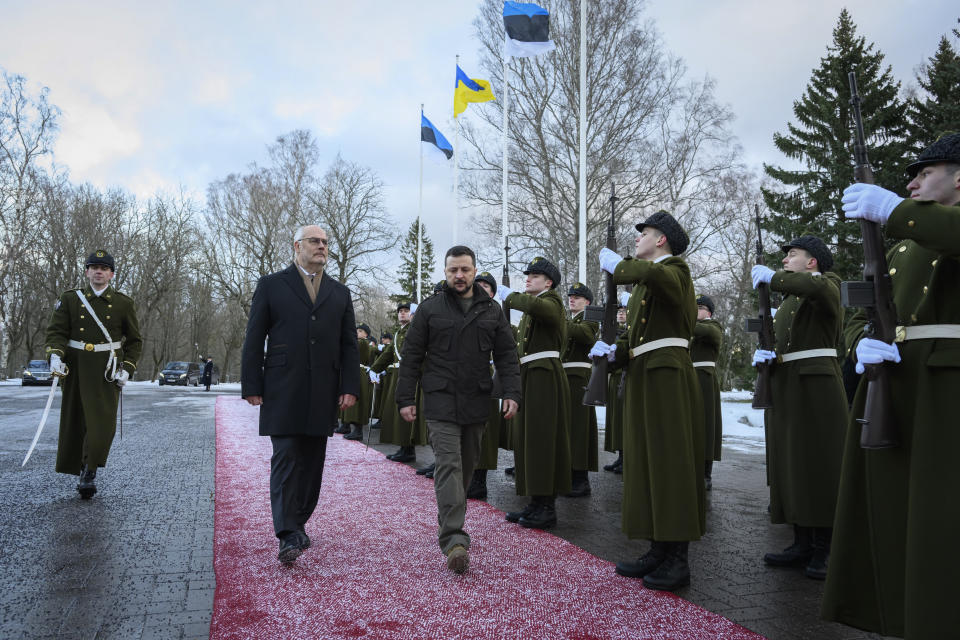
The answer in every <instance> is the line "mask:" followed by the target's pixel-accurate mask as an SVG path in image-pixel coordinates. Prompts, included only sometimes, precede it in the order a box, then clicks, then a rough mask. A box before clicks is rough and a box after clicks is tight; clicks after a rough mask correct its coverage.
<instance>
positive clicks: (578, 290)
mask: <svg viewBox="0 0 960 640" xmlns="http://www.w3.org/2000/svg"><path fill="white" fill-rule="evenodd" d="M567 295H568V296H580V297H581V298H586V299H587V302H589V303H590V304H593V291H590V287H588V286H587V285H585V284H583V283H582V282H578V283H577V284H575V285H573V286H572V287H570V290H569V291H567Z"/></svg>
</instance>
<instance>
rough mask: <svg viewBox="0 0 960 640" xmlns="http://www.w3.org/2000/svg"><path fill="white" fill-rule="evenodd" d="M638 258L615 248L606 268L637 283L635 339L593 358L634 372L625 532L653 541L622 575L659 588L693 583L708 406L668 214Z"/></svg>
mask: <svg viewBox="0 0 960 640" xmlns="http://www.w3.org/2000/svg"><path fill="white" fill-rule="evenodd" d="M637 230H638V231H639V232H640V235H639V236H637V239H636V243H635V249H634V255H635V257H636V259H627V260H623V259H621V257H620V256H619V255H617V254H616V253H615V252H614V251H611V250H610V249H603V250H601V252H600V266H601V268H603V270H604V271H607V272H608V273H612V274H613V280H614V282H615V283H616V284H632V285H634V287H633V291H632V293H631V294H630V301H629V303H628V304H627V335H626V336H625V337H624V338H621V339H619V340H617V343H616V344H615V345H607V344H605V343H603V342H597V343H596V344H595V345H594V348H593V349H592V350H591V352H590V355H591V356H602V355H605V356H606V357H607V358H609V359H611V360H614V361H615V362H616V363H618V364H620V365H621V366H626V368H627V377H626V389H625V392H624V393H625V395H626V398H625V401H624V420H623V425H624V429H623V531H624V533H626V534H627V537H629V538H643V539H647V540H651V541H652V544H651V546H650V550H649V551H648V552H647V553H646V554H644V555H643V556H641V557H640V558H639V559H638V560H637V561H636V562H620V563H617V569H616V570H617V573H618V574H620V575H623V576H627V577H631V578H643V584H644V586H646V587H648V588H651V589H661V590H670V591H673V590H676V589H679V588H680V587H682V586H684V585H687V584H689V583H690V568H689V565H688V563H687V551H688V547H689V542H690V541H691V540H699V539H700V537H701V536H702V535H703V533H704V530H705V528H706V500H705V495H704V488H703V452H704V445H703V406H702V402H701V399H700V386H699V383H698V382H697V374H696V373H695V372H694V370H693V363H692V362H691V361H690V352H689V350H688V347H689V343H690V337H691V336H692V335H693V327H694V324H695V323H696V320H697V302H696V297H695V295H694V292H693V281H692V280H691V279H690V269H689V267H688V266H687V263H686V262H684V260H683V259H682V258H680V257H679V256H680V254H681V253H683V251H684V250H685V249H686V248H687V245H688V244H689V239H688V237H687V234H686V232H684V230H683V228H682V227H681V226H680V224H679V223H678V222H677V221H676V220H675V219H674V218H673V216H672V215H670V214H669V213H667V212H666V211H658V212H656V213H654V214H653V215H652V216H650V217H649V218H647V220H645V221H644V222H641V223H639V224H637Z"/></svg>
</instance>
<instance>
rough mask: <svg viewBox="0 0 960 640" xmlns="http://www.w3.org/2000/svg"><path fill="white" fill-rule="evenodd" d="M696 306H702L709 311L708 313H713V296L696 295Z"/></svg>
mask: <svg viewBox="0 0 960 640" xmlns="http://www.w3.org/2000/svg"><path fill="white" fill-rule="evenodd" d="M697 306H698V307H700V306H703V307H706V308H707V311H709V312H710V315H713V298H711V297H710V296H704V295H699V296H697Z"/></svg>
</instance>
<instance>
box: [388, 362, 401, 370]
mask: <svg viewBox="0 0 960 640" xmlns="http://www.w3.org/2000/svg"><path fill="white" fill-rule="evenodd" d="M399 366H400V363H399V362H394V363H393V364H388V365H387V369H396V368H397V367H399Z"/></svg>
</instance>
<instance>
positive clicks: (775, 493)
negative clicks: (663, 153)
mask: <svg viewBox="0 0 960 640" xmlns="http://www.w3.org/2000/svg"><path fill="white" fill-rule="evenodd" d="M783 251H784V252H785V253H786V256H785V257H784V258H783V269H782V270H780V271H774V270H773V269H770V268H769V267H766V266H764V265H754V267H753V271H752V276H753V286H754V288H756V287H757V286H759V285H760V284H761V283H764V282H765V283H769V284H770V290H771V291H779V292H780V293H782V294H784V296H785V297H784V298H783V302H782V303H781V304H780V307H779V308H778V309H777V314H776V316H774V318H773V332H774V337H775V345H776V351H775V352H770V351H764V350H760V349H758V350H757V352H756V353H755V354H754V364H756V363H758V362H761V361H772V360H774V359H775V360H776V363H775V364H774V365H773V368H772V370H771V377H770V384H771V388H772V393H773V408H771V409H767V413H766V416H765V419H766V427H767V477H768V480H769V484H770V521H771V522H773V523H774V524H782V523H787V524H792V525H793V531H794V540H793V544H791V545H790V546H789V547H787V548H786V549H784V550H783V551H782V552H777V553H767V554H766V555H764V556H763V561H764V562H765V563H767V564H768V565H770V566H775V567H793V566H801V567H805V569H804V572H805V573H806V575H807V576H808V577H810V578H814V579H816V580H823V579H825V578H826V577H827V558H828V556H829V554H830V536H831V531H832V528H833V513H834V511H835V510H836V505H837V487H838V486H839V483H840V462H841V459H842V458H843V438H844V431H845V429H846V424H847V397H846V394H845V393H844V390H843V379H842V377H841V374H840V364H839V362H838V360H837V355H838V354H837V344H839V341H840V332H841V329H842V327H843V309H842V308H841V307H840V278H839V277H838V276H837V274H835V273H833V272H832V271H830V267H832V266H833V256H832V255H831V253H830V250H829V249H828V248H827V245H826V244H824V242H823V241H822V240H821V239H820V238H817V237H815V236H811V235H805V236H801V237H799V238H797V239H795V240H793V241H791V242H790V243H789V244H786V245H784V246H783Z"/></svg>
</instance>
